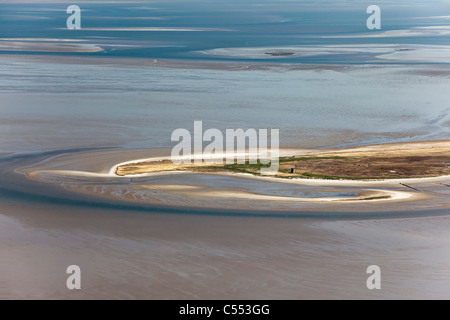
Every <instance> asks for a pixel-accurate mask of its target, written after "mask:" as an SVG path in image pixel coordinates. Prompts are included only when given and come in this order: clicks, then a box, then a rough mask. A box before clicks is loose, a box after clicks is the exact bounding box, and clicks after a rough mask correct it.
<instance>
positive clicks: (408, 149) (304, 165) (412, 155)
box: [19, 141, 450, 210]
mask: <svg viewBox="0 0 450 320" xmlns="http://www.w3.org/2000/svg"><path fill="white" fill-rule="evenodd" d="M99 152H101V151H99ZM122 152H123V153H124V154H125V155H126V157H128V158H130V157H131V154H132V153H133V154H135V152H133V150H123V151H122ZM98 156H99V155H98V154H97V155H95V154H90V153H87V154H84V155H81V156H80V155H77V154H74V155H72V156H71V155H66V156H65V157H66V158H64V160H63V161H62V162H59V160H58V157H57V158H55V159H52V160H49V161H44V162H43V163H42V164H36V165H35V166H32V167H29V168H24V169H21V170H19V171H20V172H22V173H24V174H26V175H27V176H28V177H29V178H30V179H33V180H38V181H43V182H51V183H57V184H60V185H61V186H63V187H64V188H65V189H66V190H70V191H75V192H81V193H85V194H90V195H95V196H100V197H108V198H114V199H118V200H125V201H133V202H142V203H158V204H168V205H180V206H187V207H189V206H191V207H195V206H199V207H222V208H223V207H227V208H235V207H236V208H240V207H247V206H252V203H253V204H254V201H263V202H264V203H266V204H267V206H278V207H277V208H278V209H279V210H282V209H283V208H284V207H286V209H292V208H301V207H302V206H304V205H308V204H310V205H314V206H315V205H322V206H323V205H325V206H327V205H334V204H340V205H345V204H347V205H350V206H352V207H355V205H356V204H358V203H360V204H362V205H363V204H367V203H382V204H387V203H388V202H392V203H394V204H395V203H396V202H405V201H408V202H411V201H415V200H425V201H427V202H426V204H427V205H428V204H429V203H433V204H438V203H439V204H440V205H443V206H446V207H447V206H448V203H447V201H446V199H448V194H447V193H448V191H450V189H448V187H449V186H450V185H449V181H450V163H449V161H450V141H434V142H415V143H402V144H398V143H397V144H384V145H374V146H364V147H354V148H347V149H324V150H299V149H282V150H280V168H279V171H278V173H277V174H276V175H274V176H261V175H260V174H259V170H260V167H261V165H249V164H244V165H237V164H234V165H223V164H221V165H218V164H206V163H202V164H198V165H194V164H183V165H176V164H174V163H173V162H172V161H171V160H170V158H169V157H152V158H147V159H139V160H129V161H126V162H121V163H118V164H115V165H112V167H111V166H110V167H109V169H107V168H105V169H106V170H102V171H98V172H95V171H90V170H86V169H84V171H83V170H78V169H74V167H72V168H71V169H68V168H64V165H61V163H69V162H71V163H72V165H75V167H78V165H76V164H77V163H78V162H79V161H80V158H79V157H81V158H82V159H84V160H83V161H88V162H89V163H91V162H92V163H94V162H95V159H99V158H98ZM122 156H124V155H122ZM222 156H223V155H218V159H222ZM67 157H69V158H67ZM102 157H106V158H109V159H110V161H113V160H114V159H112V158H111V157H114V155H113V154H111V155H109V156H108V155H107V154H105V155H103V156H102ZM70 158H72V159H71V160H70V161H69V162H68V161H67V160H68V159H70ZM89 159H91V160H89ZM111 163H114V162H111ZM292 168H293V169H294V173H292V172H291V170H292ZM180 175H182V176H180ZM203 175H208V176H209V177H210V180H205V181H206V182H200V183H199V182H198V181H197V182H195V183H194V182H191V181H192V180H190V179H192V177H200V176H203ZM214 176H217V177H220V176H222V177H230V178H233V179H234V180H233V182H232V185H233V187H230V185H229V182H228V185H227V184H224V185H221V184H220V183H218V181H220V179H216V178H214ZM184 177H186V178H184ZM111 179H113V180H111ZM161 179H163V180H164V181H165V182H164V183H161V181H162V180H161ZM239 179H244V180H247V181H253V182H252V183H251V187H248V186H245V183H244V180H239ZM208 181H209V182H208ZM211 181H212V182H211ZM436 188H437V189H436ZM302 203H303V204H304V205H302ZM424 204H425V202H424ZM386 208H387V207H386Z"/></svg>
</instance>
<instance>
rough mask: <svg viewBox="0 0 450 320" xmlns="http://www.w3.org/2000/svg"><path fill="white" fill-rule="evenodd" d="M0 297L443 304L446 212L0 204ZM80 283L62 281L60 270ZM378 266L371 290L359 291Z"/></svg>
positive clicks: (448, 284) (448, 262)
mask: <svg viewBox="0 0 450 320" xmlns="http://www.w3.org/2000/svg"><path fill="white" fill-rule="evenodd" d="M0 204H1V209H0V261H2V262H1V263H0V298H1V299H19V298H21V299H57V298H59V299H61V298H62V299H432V298H437V299H449V298H450V278H449V277H448V274H449V272H450V255H449V252H450V238H449V232H448V230H449V228H450V218H449V217H428V218H426V217H423V218H415V219H411V218H399V219H377V220H354V221H351V220H341V221H332V220H331V221H323V220H322V221H319V220H311V219H308V220H307V219H276V218H271V219H267V218H242V217H217V216H216V217H212V216H210V217H208V216H195V215H164V214H138V213H133V212H127V211H119V212H116V211H113V210H94V209H90V208H77V207H70V208H68V207H64V206H51V205H45V204H42V205H39V206H36V205H28V204H26V203H25V204H24V203H21V204H19V203H17V204H11V203H9V204H8V203H4V202H1V203H0ZM72 264H77V265H79V266H80V267H81V270H82V290H80V291H69V290H67V288H66V287H65V283H66V279H67V275H66V273H65V271H66V268H67V266H69V265H72ZM373 264H376V265H379V266H380V267H381V270H382V290H376V291H370V290H368V289H367V287H366V280H367V276H368V275H367V274H366V269H367V267H368V266H369V265H373Z"/></svg>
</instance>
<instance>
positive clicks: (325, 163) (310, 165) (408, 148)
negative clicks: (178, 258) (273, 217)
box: [115, 142, 450, 180]
mask: <svg viewBox="0 0 450 320" xmlns="http://www.w3.org/2000/svg"><path fill="white" fill-rule="evenodd" d="M279 162H280V166H279V171H278V173H277V174H276V175H275V177H276V178H286V179H293V178H302V179H305V178H308V179H324V180H384V179H407V178H429V177H439V176H446V175H450V144H449V143H448V142H434V143H432V142H420V143H406V144H388V145H379V146H370V147H359V148H353V149H345V150H337V149H333V150H323V151H312V152H309V153H308V154H305V155H301V156H298V155H292V156H282V157H280V159H279ZM262 167H264V165H262V164H261V163H259V162H258V164H249V163H248V162H247V163H246V164H220V165H217V164H212V165H211V164H206V163H202V164H181V165H176V164H174V163H173V162H172V161H171V160H170V159H165V160H155V161H143V162H134V163H133V162H131V163H127V164H123V165H119V166H118V167H117V168H116V171H115V173H116V174H117V175H119V176H129V175H138V174H146V173H157V172H167V171H191V172H202V173H214V172H228V173H246V174H252V175H256V176H257V175H260V170H261V168H262ZM267 167H268V166H267Z"/></svg>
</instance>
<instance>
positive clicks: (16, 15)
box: [0, 0, 450, 63]
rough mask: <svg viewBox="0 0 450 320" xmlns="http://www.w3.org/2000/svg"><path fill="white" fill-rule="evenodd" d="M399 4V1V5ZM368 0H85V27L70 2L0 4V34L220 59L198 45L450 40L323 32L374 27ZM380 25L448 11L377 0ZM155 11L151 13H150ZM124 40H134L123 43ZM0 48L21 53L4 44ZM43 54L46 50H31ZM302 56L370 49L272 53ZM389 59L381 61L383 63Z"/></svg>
mask: <svg viewBox="0 0 450 320" xmlns="http://www.w3.org/2000/svg"><path fill="white" fill-rule="evenodd" d="M399 3H401V5H399ZM371 4H372V3H371V2H369V1H350V2H342V1H274V0H272V1H237V0H232V1H228V0H227V1H225V0H222V1H217V0H216V1H189V2H185V1H161V2H156V3H150V4H145V3H128V4H125V3H104V4H101V3H82V4H80V7H81V10H82V20H81V27H82V29H81V30H67V29H66V19H67V17H68V16H69V14H67V13H66V8H67V6H68V4H62V3H56V4H55V3H46V4H39V3H31V4H26V5H23V4H14V3H10V4H4V3H3V4H0V38H52V39H81V40H85V41H87V42H86V43H95V44H99V45H101V46H102V47H103V48H105V51H102V52H98V53H57V54H59V55H90V56H109V57H143V58H176V59H218V60H227V59H228V60H230V59H232V58H226V57H222V58H218V57H205V56H199V55H198V54H197V53H196V51H199V50H210V49H215V48H228V47H266V46H291V45H333V44H373V43H377V44H406V43H408V44H449V43H450V36H448V35H447V36H446V35H441V36H414V37H395V38H385V37H381V38H375V39H373V38H356V39H355V38H352V39H331V38H324V37H327V36H336V35H360V34H363V33H369V32H377V31H369V30H368V29H367V27H366V19H367V17H368V16H369V15H368V14H367V13H366V8H367V7H368V5H371ZM380 6H381V9H382V30H381V31H389V30H409V29H411V28H416V27H423V26H445V25H449V23H448V22H449V20H448V19H445V18H436V17H440V16H446V15H449V14H450V3H448V2H443V1H426V5H423V4H422V2H420V1H419V2H410V1H408V2H399V1H390V2H384V3H383V4H380ZM149 18H152V19H149ZM137 27H162V28H181V27H182V28H208V29H212V30H213V31H205V32H168V31H159V32H145V31H90V30H86V29H89V28H137ZM123 45H134V46H137V47H133V48H130V47H128V48H126V47H122V46H123ZM0 53H23V52H21V51H16V52H11V51H4V52H1V51H0ZM27 53H28V54H42V52H39V51H34V52H27ZM286 60H288V61H289V62H302V63H362V62H366V61H373V60H375V61H376V60H377V59H376V57H375V55H372V54H351V55H339V56H334V55H331V56H325V55H322V56H314V57H302V58H289V59H270V61H272V62H276V61H286ZM384 62H385V61H380V63H384Z"/></svg>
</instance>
